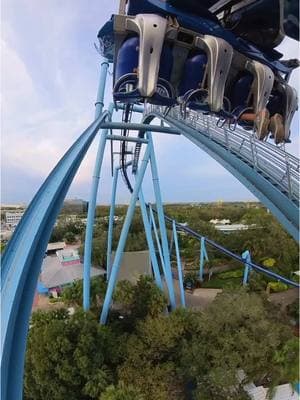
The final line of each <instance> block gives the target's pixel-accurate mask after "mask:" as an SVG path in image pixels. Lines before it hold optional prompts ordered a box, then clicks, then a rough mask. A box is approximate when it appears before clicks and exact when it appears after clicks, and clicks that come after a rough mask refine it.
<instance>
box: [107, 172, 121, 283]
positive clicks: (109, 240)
mask: <svg viewBox="0 0 300 400" xmlns="http://www.w3.org/2000/svg"><path fill="white" fill-rule="evenodd" d="M119 169H120V167H116V168H115V169H114V175H113V184H112V191H111V200H110V210H109V223H108V233H107V252H106V275H107V280H109V276H110V269H111V252H112V241H113V226H114V217H115V208H116V191H117V183H118V175H119Z"/></svg>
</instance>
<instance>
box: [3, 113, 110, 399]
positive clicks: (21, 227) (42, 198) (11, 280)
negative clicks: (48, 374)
mask: <svg viewBox="0 0 300 400" xmlns="http://www.w3.org/2000/svg"><path fill="white" fill-rule="evenodd" d="M107 116H108V113H107V112H104V113H103V114H102V115H101V116H100V117H99V118H97V119H96V120H95V122H93V123H92V124H91V125H90V126H89V128H88V129H87V130H86V131H85V132H84V133H83V134H82V135H81V136H80V137H79V139H78V140H77V141H76V142H75V143H74V144H73V146H71V148H70V149H69V150H68V151H67V153H66V154H65V155H64V157H63V158H62V159H61V160H60V161H59V163H58V164H57V166H56V167H55V168H54V170H53V171H52V172H51V174H50V175H49V176H48V178H47V179H46V181H45V182H44V183H43V185H42V186H41V188H40V190H39V191H38V192H37V194H36V195H35V197H34V199H33V200H32V202H31V203H30V206H29V207H28V208H27V210H26V213H25V214H24V217H23V218H22V220H21V221H20V223H19V224H18V226H17V228H16V230H15V232H14V235H13V237H12V239H11V240H10V241H9V243H8V246H7V248H6V249H5V253H4V255H3V258H2V271H1V272H2V276H1V398H2V399H6V400H17V399H21V398H22V378H23V370H24V358H25V348H26V336H27V331H28V321H29V317H30V312H31V307H32V303H33V297H34V293H35V289H36V285H37V280H38V275H39V273H40V269H41V265H42V261H43V258H44V254H45V251H46V247H47V243H48V241H49V238H50V235H51V231H52V229H53V226H54V223H55V220H56V218H57V215H58V213H59V211H60V209H61V206H62V204H63V200H64V198H65V196H66V193H67V191H68V188H69V186H70V184H71V182H72V180H73V178H74V176H75V173H76V171H77V170H78V168H79V166H80V164H81V162H82V160H83V157H84V156H85V154H86V152H87V150H88V148H89V146H90V144H91V142H92V141H93V139H94V137H95V136H96V134H97V132H98V130H99V128H100V125H101V123H102V122H103V121H104V120H105V118H106V117H107Z"/></svg>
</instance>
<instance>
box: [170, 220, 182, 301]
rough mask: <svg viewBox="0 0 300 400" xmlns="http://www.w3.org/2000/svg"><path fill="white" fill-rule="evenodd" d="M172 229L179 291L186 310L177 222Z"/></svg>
mask: <svg viewBox="0 0 300 400" xmlns="http://www.w3.org/2000/svg"><path fill="white" fill-rule="evenodd" d="M172 227H173V238H174V243H175V250H176V260H177V271H178V282H179V289H180V299H181V305H182V307H184V308H185V295H184V287H183V276H182V265H181V259H180V252H179V246H178V237H177V230H176V224H175V221H173V224H172Z"/></svg>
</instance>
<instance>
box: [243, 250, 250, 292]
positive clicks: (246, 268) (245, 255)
mask: <svg viewBox="0 0 300 400" xmlns="http://www.w3.org/2000/svg"><path fill="white" fill-rule="evenodd" d="M242 258H243V260H245V264H244V275H243V286H247V285H248V280H249V273H250V272H251V254H250V251H249V250H246V251H244V253H243V254H242Z"/></svg>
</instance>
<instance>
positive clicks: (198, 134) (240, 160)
mask: <svg viewBox="0 0 300 400" xmlns="http://www.w3.org/2000/svg"><path fill="white" fill-rule="evenodd" d="M154 117H157V118H159V119H160V120H162V121H165V122H166V123H168V125H170V126H172V127H173V128H176V129H178V131H179V132H180V133H181V134H182V135H183V136H185V137H186V138H187V139H189V140H190V141H192V142H193V143H194V144H196V145H197V146H198V147H200V148H201V149H203V150H204V151H205V152H206V153H208V154H209V155H210V156H211V157H213V158H214V159H215V160H216V161H218V162H219V163H220V164H221V165H222V166H223V167H225V168H226V169H227V170H228V171H229V172H230V173H232V175H234V176H235V177H236V178H237V179H238V180H239V181H240V182H241V183H242V184H243V185H244V186H246V187H247V188H248V189H249V190H250V191H251V192H252V193H253V194H254V195H255V196H256V197H257V198H258V199H259V200H260V201H261V202H262V203H263V204H264V205H265V206H266V207H267V208H268V209H269V210H270V211H271V212H272V214H273V215H274V216H275V217H276V218H277V219H278V221H279V222H280V223H281V224H282V225H283V226H284V227H285V229H286V230H287V231H288V232H289V233H290V234H291V235H292V236H293V237H294V239H295V240H297V239H298V234H299V159H297V158H296V157H294V156H293V155H291V154H288V153H286V152H285V151H284V150H282V149H281V148H279V147H277V146H274V145H272V144H270V143H268V142H261V141H259V140H257V139H256V138H255V137H254V135H253V133H251V132H249V131H246V130H244V129H242V128H240V127H236V129H235V131H230V130H229V129H227V128H218V127H217V126H216V122H217V120H216V118H214V117H212V116H207V115H203V114H199V113H195V112H192V111H190V112H189V116H188V117H187V118H186V119H184V118H183V116H182V114H181V113H180V110H179V108H177V107H175V108H173V109H172V110H170V112H169V113H168V114H167V115H165V107H159V106H148V108H147V110H146V116H145V117H144V120H146V121H149V120H151V119H153V118H154ZM138 157H139V149H138V148H137V149H136V151H135V159H134V162H133V165H134V166H136V165H137V161H138Z"/></svg>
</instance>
